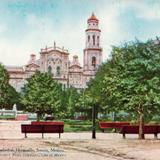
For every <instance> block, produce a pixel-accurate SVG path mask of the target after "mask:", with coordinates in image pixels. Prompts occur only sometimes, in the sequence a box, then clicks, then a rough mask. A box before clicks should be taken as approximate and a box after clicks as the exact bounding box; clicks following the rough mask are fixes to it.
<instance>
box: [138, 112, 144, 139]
mask: <svg viewBox="0 0 160 160" xmlns="http://www.w3.org/2000/svg"><path fill="white" fill-rule="evenodd" d="M143 128H144V114H143V113H142V112H140V113H139V139H145V137H144V132H143Z"/></svg>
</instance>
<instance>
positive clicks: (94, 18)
mask: <svg viewBox="0 0 160 160" xmlns="http://www.w3.org/2000/svg"><path fill="white" fill-rule="evenodd" d="M90 20H95V21H98V19H97V17H96V16H95V15H94V13H92V15H91V17H90V18H89V19H88V21H90Z"/></svg>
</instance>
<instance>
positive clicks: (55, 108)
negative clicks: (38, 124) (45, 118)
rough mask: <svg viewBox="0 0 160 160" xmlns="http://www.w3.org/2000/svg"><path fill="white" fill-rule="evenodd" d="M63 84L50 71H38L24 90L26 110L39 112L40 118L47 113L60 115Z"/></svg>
mask: <svg viewBox="0 0 160 160" xmlns="http://www.w3.org/2000/svg"><path fill="white" fill-rule="evenodd" d="M61 92H62V86H61V85H60V84H58V83H57V82H56V81H55V80H53V78H52V75H51V74H49V73H40V72H39V71H37V72H36V73H35V74H34V75H33V76H32V77H31V78H29V79H27V83H26V84H25V86H24V88H23V91H22V104H24V105H25V106H26V110H27V111H30V112H35V113H37V116H38V120H39V119H40V117H41V116H42V115H44V114H45V113H49V114H52V113H53V114H54V116H55V115H58V112H59V111H60V110H61V98H60V97H61Z"/></svg>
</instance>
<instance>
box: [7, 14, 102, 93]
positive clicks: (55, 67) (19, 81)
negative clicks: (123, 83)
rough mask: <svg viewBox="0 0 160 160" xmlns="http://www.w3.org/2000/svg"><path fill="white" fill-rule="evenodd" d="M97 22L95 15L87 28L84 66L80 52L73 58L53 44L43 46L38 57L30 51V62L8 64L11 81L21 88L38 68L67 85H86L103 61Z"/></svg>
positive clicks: (17, 88)
mask: <svg viewBox="0 0 160 160" xmlns="http://www.w3.org/2000/svg"><path fill="white" fill-rule="evenodd" d="M98 24H99V20H98V19H97V18H96V16H95V15H94V14H92V15H91V17H90V18H89V19H88V21H87V25H88V26H87V29H86V30H85V32H86V42H85V43H86V45H85V49H84V53H83V66H81V65H80V63H79V61H78V56H77V55H75V56H73V60H72V61H70V60H69V53H68V51H67V50H65V49H64V48H59V47H57V46H56V43H54V46H53V47H46V48H44V49H41V51H40V58H39V59H36V56H35V55H34V54H31V55H30V60H29V61H28V63H27V65H24V66H5V68H6V69H7V71H8V72H9V75H10V84H11V85H12V86H13V87H14V88H15V89H16V90H17V91H20V90H21V87H23V85H24V84H25V83H26V79H27V78H29V77H31V76H32V75H33V74H34V73H35V72H36V71H37V70H39V71H41V72H49V73H51V74H52V75H53V79H55V80H57V81H58V82H60V83H62V84H63V85H65V86H73V87H75V88H85V87H86V83H87V82H88V81H89V80H90V79H91V78H94V75H95V72H96V69H97V67H98V66H99V65H100V64H101V62H102V48H101V46H100V33H101V30H100V29H99V26H98Z"/></svg>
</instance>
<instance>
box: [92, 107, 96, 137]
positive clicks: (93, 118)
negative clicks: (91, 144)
mask: <svg viewBox="0 0 160 160" xmlns="http://www.w3.org/2000/svg"><path fill="white" fill-rule="evenodd" d="M92 139H96V106H95V105H94V106H93V107H92Z"/></svg>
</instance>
